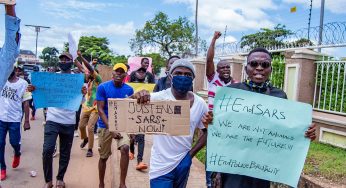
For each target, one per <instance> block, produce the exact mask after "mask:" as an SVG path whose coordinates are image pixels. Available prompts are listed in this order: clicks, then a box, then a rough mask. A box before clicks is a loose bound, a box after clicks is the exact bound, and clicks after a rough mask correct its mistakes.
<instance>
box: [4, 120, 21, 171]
mask: <svg viewBox="0 0 346 188" xmlns="http://www.w3.org/2000/svg"><path fill="white" fill-rule="evenodd" d="M7 132H8V133H9V136H10V144H11V145H12V147H13V149H14V155H15V156H20V155H21V153H20V140H21V136H20V122H3V121H0V168H1V170H5V169H6V164H5V145H6V135H7Z"/></svg>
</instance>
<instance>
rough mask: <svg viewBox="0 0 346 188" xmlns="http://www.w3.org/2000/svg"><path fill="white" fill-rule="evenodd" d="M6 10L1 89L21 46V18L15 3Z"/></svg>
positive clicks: (1, 55) (0, 51)
mask: <svg viewBox="0 0 346 188" xmlns="http://www.w3.org/2000/svg"><path fill="white" fill-rule="evenodd" d="M5 11H6V15H5V43H4V45H3V47H2V48H1V50H0V90H1V89H2V88H3V87H4V85H5V84H6V82H7V79H8V77H9V76H10V74H11V72H12V70H13V64H14V63H15V62H16V58H17V56H18V55H19V46H20V43H19V41H20V33H19V28H20V27H19V26H20V19H19V18H17V17H16V10H15V5H5Z"/></svg>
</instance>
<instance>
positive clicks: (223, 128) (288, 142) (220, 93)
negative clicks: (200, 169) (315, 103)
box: [207, 87, 312, 187]
mask: <svg viewBox="0 0 346 188" xmlns="http://www.w3.org/2000/svg"><path fill="white" fill-rule="evenodd" d="M311 121H312V107H311V105H308V104H304V103H299V102H293V101H289V100H286V99H281V98H276V97H271V96H267V95H263V94H257V93H253V92H249V91H244V90H239V89H232V88H224V87H218V88H217V92H216V97H215V102H214V121H213V125H211V126H209V130H208V143H207V144H208V146H207V148H208V152H207V170H209V171H214V172H224V173H231V174H240V175H246V176H251V177H255V178H260V179H265V180H269V181H274V182H280V183H284V184H287V185H290V186H293V187H296V186H297V184H298V180H299V177H300V174H301V172H302V169H303V166H304V161H305V158H306V155H307V151H308V149H309V144H310V140H309V139H308V138H305V137H304V133H305V131H306V130H307V129H308V127H309V126H310V124H311Z"/></svg>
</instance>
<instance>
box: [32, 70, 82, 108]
mask: <svg viewBox="0 0 346 188" xmlns="http://www.w3.org/2000/svg"><path fill="white" fill-rule="evenodd" d="M31 79H32V84H33V85H34V86H35V87H36V89H35V91H34V92H33V98H34V103H35V106H36V108H45V107H58V108H63V109H67V110H74V111H77V110H78V108H79V106H80V104H81V101H82V97H83V95H82V92H81V90H82V87H83V83H84V75H83V74H56V73H48V72H33V73H32V76H31Z"/></svg>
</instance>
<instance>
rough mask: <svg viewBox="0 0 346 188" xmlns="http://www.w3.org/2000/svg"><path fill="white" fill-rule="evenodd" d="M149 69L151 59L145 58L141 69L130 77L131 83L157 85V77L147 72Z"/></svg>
mask: <svg viewBox="0 0 346 188" xmlns="http://www.w3.org/2000/svg"><path fill="white" fill-rule="evenodd" d="M148 67H149V59H148V58H146V57H144V58H142V60H141V67H140V68H139V69H138V70H136V71H133V72H132V73H131V75H130V82H134V83H136V82H137V83H155V77H154V75H153V74H151V73H150V72H149V71H147V69H148Z"/></svg>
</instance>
